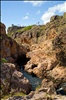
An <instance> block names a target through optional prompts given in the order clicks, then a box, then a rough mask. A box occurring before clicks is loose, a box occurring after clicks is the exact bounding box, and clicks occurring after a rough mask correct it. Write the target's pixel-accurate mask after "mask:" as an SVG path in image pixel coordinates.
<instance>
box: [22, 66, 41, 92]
mask: <svg viewBox="0 0 66 100" xmlns="http://www.w3.org/2000/svg"><path fill="white" fill-rule="evenodd" d="M21 72H22V73H23V75H24V76H25V77H26V78H27V79H28V80H29V81H30V83H31V85H32V90H35V89H36V87H37V86H38V85H40V84H41V81H42V80H41V79H40V78H38V77H36V76H32V75H30V74H28V73H27V72H26V71H24V70H23V68H22V67H21Z"/></svg>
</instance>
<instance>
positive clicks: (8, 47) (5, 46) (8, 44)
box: [0, 23, 29, 63]
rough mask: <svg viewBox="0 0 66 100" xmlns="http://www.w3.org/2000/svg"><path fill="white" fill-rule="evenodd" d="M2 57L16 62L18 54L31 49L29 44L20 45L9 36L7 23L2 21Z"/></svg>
mask: <svg viewBox="0 0 66 100" xmlns="http://www.w3.org/2000/svg"><path fill="white" fill-rule="evenodd" d="M1 30H2V31H1V38H0V40H1V57H2V58H5V59H6V60H7V62H12V63H13V62H15V60H16V59H17V58H18V56H20V55H23V54H26V52H27V51H29V48H28V47H27V46H20V45H18V44H17V43H16V41H14V40H13V39H12V38H10V37H8V36H7V35H6V32H5V25H4V24H2V23H1Z"/></svg>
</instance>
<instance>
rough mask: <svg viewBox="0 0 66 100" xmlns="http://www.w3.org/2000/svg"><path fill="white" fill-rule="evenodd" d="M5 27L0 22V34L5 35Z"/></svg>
mask: <svg viewBox="0 0 66 100" xmlns="http://www.w3.org/2000/svg"><path fill="white" fill-rule="evenodd" d="M5 29H6V26H5V25H4V24H3V23H1V22H0V32H1V33H0V34H6V30H5Z"/></svg>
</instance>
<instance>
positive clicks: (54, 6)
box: [1, 0, 66, 28]
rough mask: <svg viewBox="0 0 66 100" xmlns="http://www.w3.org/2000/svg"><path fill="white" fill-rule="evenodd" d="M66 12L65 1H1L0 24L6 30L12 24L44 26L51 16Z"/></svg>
mask: <svg viewBox="0 0 66 100" xmlns="http://www.w3.org/2000/svg"><path fill="white" fill-rule="evenodd" d="M64 12H66V1H61V0H60V1H58V0H56V1H54V0H52V1H49V0H47V1H37V0H36V1H30V0H27V1H24V0H23V1H16V0H15V1H6V0H5V1H1V22H2V23H4V24H5V25H6V28H8V27H9V26H11V25H12V24H14V25H18V26H28V25H33V24H38V22H39V24H41V25H42V24H46V23H47V22H49V21H50V18H51V16H53V15H63V13H64Z"/></svg>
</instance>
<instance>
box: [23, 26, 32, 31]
mask: <svg viewBox="0 0 66 100" xmlns="http://www.w3.org/2000/svg"><path fill="white" fill-rule="evenodd" d="M32 27H33V26H32V25H30V26H26V27H25V28H24V31H27V30H29V29H31V28H32Z"/></svg>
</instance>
